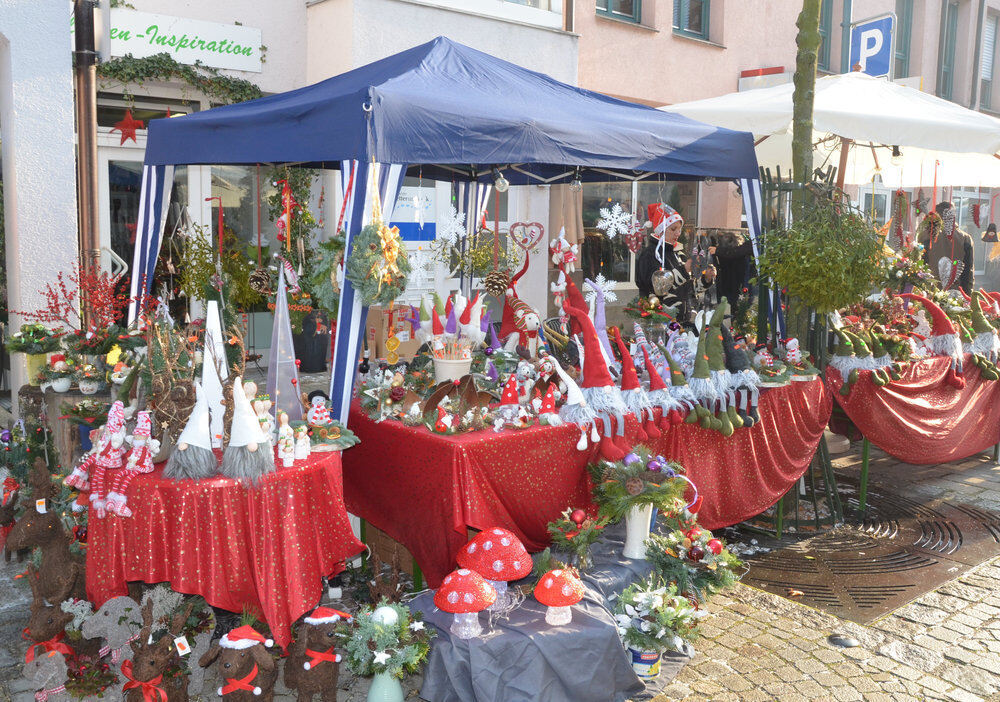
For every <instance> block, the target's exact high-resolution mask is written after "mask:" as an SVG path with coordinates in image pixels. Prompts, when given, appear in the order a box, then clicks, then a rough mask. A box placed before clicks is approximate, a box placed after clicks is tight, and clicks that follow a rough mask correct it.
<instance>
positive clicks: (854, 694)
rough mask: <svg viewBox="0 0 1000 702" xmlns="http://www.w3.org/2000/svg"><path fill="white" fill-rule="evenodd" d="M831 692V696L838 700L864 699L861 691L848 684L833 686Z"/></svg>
mask: <svg viewBox="0 0 1000 702" xmlns="http://www.w3.org/2000/svg"><path fill="white" fill-rule="evenodd" d="M831 692H833V696H834V697H835V698H836V699H837V700H839V702H857V700H862V699H864V697H863V696H862V694H861V692H859V691H858V690H856V689H855V688H854V687H852V686H850V685H841V686H839V687H835V688H833V690H831Z"/></svg>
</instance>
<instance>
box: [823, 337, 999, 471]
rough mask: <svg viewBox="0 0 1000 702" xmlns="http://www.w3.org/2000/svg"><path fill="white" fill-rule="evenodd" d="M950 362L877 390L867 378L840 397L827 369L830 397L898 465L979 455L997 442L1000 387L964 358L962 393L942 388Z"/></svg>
mask: <svg viewBox="0 0 1000 702" xmlns="http://www.w3.org/2000/svg"><path fill="white" fill-rule="evenodd" d="M949 366H950V359H948V358H945V357H943V356H936V357H933V358H927V359H923V360H920V361H916V362H914V363H911V364H909V366H907V367H906V368H905V369H904V370H903V373H902V377H901V378H900V379H899V380H894V381H892V382H891V383H889V384H887V385H884V386H882V387H878V386H876V385H875V384H874V383H872V382H871V379H870V378H869V377H868V374H867V373H864V372H862V373H861V378H860V379H859V380H858V382H856V383H855V384H854V385H852V386H851V393H850V394H849V395H847V396H846V397H844V396H843V395H841V394H840V393H839V390H840V388H841V386H842V385H843V378H841V376H840V373H839V372H838V371H837V370H835V369H833V368H828V369H827V373H826V380H827V383H828V384H829V385H830V389H831V394H832V395H833V396H834V397H836V398H837V402H839V403H840V406H841V407H843V408H844V411H845V412H846V413H847V416H848V417H850V419H851V421H852V422H854V424H855V425H856V426H857V427H858V429H859V430H860V431H861V433H862V434H864V435H865V436H866V437H867V438H868V439H869V440H870V441H871V442H872V443H873V444H875V445H876V446H878V447H879V448H880V449H882V450H883V451H885V452H886V453H888V454H890V455H892V456H895V457H896V458H898V459H899V460H901V461H906V462H907V463H914V464H918V465H930V464H934V463H947V462H948V461H955V460H958V459H961V458H965V457H966V456H971V455H972V454H975V453H979V452H980V451H983V450H985V449H987V448H989V447H990V446H993V445H994V444H996V443H997V442H998V441H1000V382H993V381H989V380H984V379H983V378H982V376H980V375H979V369H978V368H976V366H975V365H973V364H972V362H971V360H970V359H969V357H968V355H967V356H966V357H965V363H964V374H963V375H964V376H965V387H964V388H963V389H961V390H958V389H956V388H954V387H952V386H951V385H949V384H948V383H946V382H945V374H946V373H947V371H948V368H949Z"/></svg>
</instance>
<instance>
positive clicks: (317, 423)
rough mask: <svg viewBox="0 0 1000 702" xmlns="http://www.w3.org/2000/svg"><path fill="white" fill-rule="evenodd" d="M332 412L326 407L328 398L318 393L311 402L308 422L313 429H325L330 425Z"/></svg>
mask: <svg viewBox="0 0 1000 702" xmlns="http://www.w3.org/2000/svg"><path fill="white" fill-rule="evenodd" d="M331 421H332V420H331V419H330V410H329V408H327V406H326V398H325V397H324V396H323V394H322V393H318V394H316V395H314V396H313V397H312V399H311V400H309V411H308V412H306V422H307V423H308V424H309V426H311V427H325V426H328V425H329V424H330V422H331Z"/></svg>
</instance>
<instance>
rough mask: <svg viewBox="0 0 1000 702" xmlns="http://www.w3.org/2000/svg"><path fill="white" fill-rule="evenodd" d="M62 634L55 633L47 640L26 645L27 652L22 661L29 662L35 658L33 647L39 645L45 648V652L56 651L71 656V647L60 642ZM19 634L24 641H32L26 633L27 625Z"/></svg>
mask: <svg viewBox="0 0 1000 702" xmlns="http://www.w3.org/2000/svg"><path fill="white" fill-rule="evenodd" d="M64 635H65V634H62V633H60V634H56V635H55V636H53V637H52V638H51V639H49V640H48V641H37V642H34V643H32V645H31V646H29V647H28V651H27V653H25V654H24V662H25V663H31V661H33V660H35V649H36V648H38V647H39V646H41V647H42V648H43V649H44V650H45V653H50V652H52V651H57V652H59V653H61V654H63V655H64V656H67V657H69V656H72V655H73V649H71V648H70V647H69V646H67V645H66V644H64V643H60V641H62V638H63V636H64ZM21 636H22V637H24V639H25V640H26V641H32V639H31V637H30V636H29V635H28V629H27V627H25V629H24V631H22V632H21Z"/></svg>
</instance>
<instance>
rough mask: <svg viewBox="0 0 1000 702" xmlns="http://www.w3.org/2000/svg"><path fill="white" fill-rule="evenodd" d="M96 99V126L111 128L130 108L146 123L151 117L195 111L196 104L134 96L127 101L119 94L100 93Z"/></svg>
mask: <svg viewBox="0 0 1000 702" xmlns="http://www.w3.org/2000/svg"><path fill="white" fill-rule="evenodd" d="M97 97H98V101H97V126H98V127H106V128H109V129H110V128H111V127H114V126H115V124H116V123H118V122H120V121H121V120H122V119H124V118H125V112H126V111H127V110H129V109H131V110H132V117H133V118H134V119H137V120H141V121H142V122H143V124H146V125H148V124H149V120H151V119H161V118H163V117H178V116H180V115H186V114H190V113H191V112H196V111H197V109H198V104H197V103H193V102H191V101H188V100H160V99H149V100H145V99H142V98H136V99H135V100H134V101H132V102H128V101H127V100H125V99H124V98H123V97H122V96H120V95H109V94H105V93H101V94H99V95H98V96H97Z"/></svg>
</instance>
